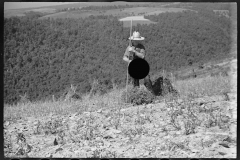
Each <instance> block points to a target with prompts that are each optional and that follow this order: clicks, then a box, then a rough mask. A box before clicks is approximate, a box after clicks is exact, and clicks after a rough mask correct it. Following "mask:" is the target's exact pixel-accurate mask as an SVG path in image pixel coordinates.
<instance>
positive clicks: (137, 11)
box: [40, 7, 185, 19]
mask: <svg viewBox="0 0 240 160" xmlns="http://www.w3.org/2000/svg"><path fill="white" fill-rule="evenodd" d="M183 10H185V9H181V8H156V7H134V8H125V9H111V10H107V11H68V12H64V14H61V16H59V13H55V14H50V15H46V16H43V17H40V19H44V18H48V17H50V18H66V17H68V18H85V17H87V16H90V15H113V16H116V17H118V18H120V19H121V18H125V17H128V16H140V15H142V16H143V15H151V14H160V13H164V12H181V11H183Z"/></svg>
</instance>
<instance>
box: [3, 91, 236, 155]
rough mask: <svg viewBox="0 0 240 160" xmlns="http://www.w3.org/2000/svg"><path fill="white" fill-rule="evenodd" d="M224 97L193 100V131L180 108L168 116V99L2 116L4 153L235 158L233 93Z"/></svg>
mask: <svg viewBox="0 0 240 160" xmlns="http://www.w3.org/2000/svg"><path fill="white" fill-rule="evenodd" d="M220 97H221V96H220ZM229 98H230V99H226V98H224V97H223V98H219V96H218V97H216V96H215V97H212V98H209V97H208V98H205V99H204V98H202V99H198V100H196V101H194V104H191V105H192V107H193V108H195V107H197V108H198V111H197V112H198V114H195V116H197V117H198V119H199V122H200V123H201V124H200V123H199V124H198V125H197V126H196V127H195V128H194V127H193V128H194V129H193V130H194V131H189V130H188V129H189V128H190V129H191V127H186V124H187V123H183V124H181V121H185V120H186V117H185V118H184V116H183V115H184V114H180V113H179V114H178V115H176V116H175V117H174V116H173V115H174V114H173V111H174V110H177V109H176V108H175V109H173V110H172V109H171V107H170V102H156V104H148V105H142V106H134V107H129V108H124V109H114V108H112V109H111V110H110V109H109V110H102V109H99V110H98V111H95V112H84V113H75V114H72V115H66V116H60V115H53V114H51V115H49V116H48V117H42V118H41V119H40V118H38V119H36V118H33V117H25V118H23V119H19V120H16V121H15V122H14V121H5V122H4V133H5V141H4V143H5V156H7V157H72V158H73V157H126V158H133V157H138V158H143V157H183V158H185V157H197V158H200V157H208V158H210V157H214V158H223V157H225V158H235V157H236V116H237V113H236V108H237V103H236V95H234V94H232V95H231V94H229ZM229 100H230V101H229ZM181 103H183V104H185V103H184V102H181V101H180V102H179V103H178V104H179V106H181ZM185 105H186V104H185ZM185 109H186V108H185ZM178 111H180V110H178ZM182 111H183V112H184V109H182ZM209 112H211V113H212V114H208V113H209ZM174 113H177V112H174ZM218 114H222V115H220V116H219V117H218V116H217V115H218ZM181 115H182V117H181ZM210 116H213V117H215V118H213V119H212V120H214V119H215V120H216V121H215V122H210V121H206V120H207V119H211V118H210ZM200 117H201V118H200ZM172 118H173V119H174V120H175V125H176V126H179V128H178V127H176V126H175V125H174V123H173V120H172ZM218 118H220V119H221V120H217V119H218ZM205 121H206V122H205ZM184 125H185V126H184ZM189 125H190V124H189ZM187 130H188V131H187Z"/></svg>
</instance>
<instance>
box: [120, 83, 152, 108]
mask: <svg viewBox="0 0 240 160" xmlns="http://www.w3.org/2000/svg"><path fill="white" fill-rule="evenodd" d="M126 94H128V98H127V100H126ZM154 98H155V96H154V95H153V94H152V93H151V92H150V91H148V90H147V89H146V88H145V87H144V86H140V87H135V88H133V87H129V88H128V90H127V92H126V90H125V91H123V93H122V95H121V99H122V101H123V102H125V103H132V104H133V105H141V104H149V103H152V102H153V100H154Z"/></svg>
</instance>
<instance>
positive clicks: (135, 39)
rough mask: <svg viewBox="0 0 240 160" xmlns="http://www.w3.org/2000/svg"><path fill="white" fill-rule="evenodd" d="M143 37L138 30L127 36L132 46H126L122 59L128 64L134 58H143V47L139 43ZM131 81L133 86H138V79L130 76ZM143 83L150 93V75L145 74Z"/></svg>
mask: <svg viewBox="0 0 240 160" xmlns="http://www.w3.org/2000/svg"><path fill="white" fill-rule="evenodd" d="M144 39H145V38H144V37H141V36H140V33H139V32H136V31H135V32H133V35H132V36H131V37H129V40H131V41H132V46H128V47H127V49H126V51H125V53H124V56H123V60H124V61H126V62H128V64H129V63H130V62H131V61H132V60H134V59H136V58H142V59H145V55H146V52H145V47H144V46H143V45H142V44H141V43H140V42H141V41H143V40H144ZM132 81H133V86H134V87H139V79H135V78H133V77H132ZM144 85H145V87H146V88H147V89H148V90H149V91H150V92H152V93H154V92H153V89H152V82H151V80H150V76H149V75H147V76H146V77H145V78H144Z"/></svg>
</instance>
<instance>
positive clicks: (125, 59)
mask: <svg viewBox="0 0 240 160" xmlns="http://www.w3.org/2000/svg"><path fill="white" fill-rule="evenodd" d="M123 60H124V61H125V62H128V63H130V62H131V60H129V46H128V47H127V49H126V51H125V53H124V55H123Z"/></svg>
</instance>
